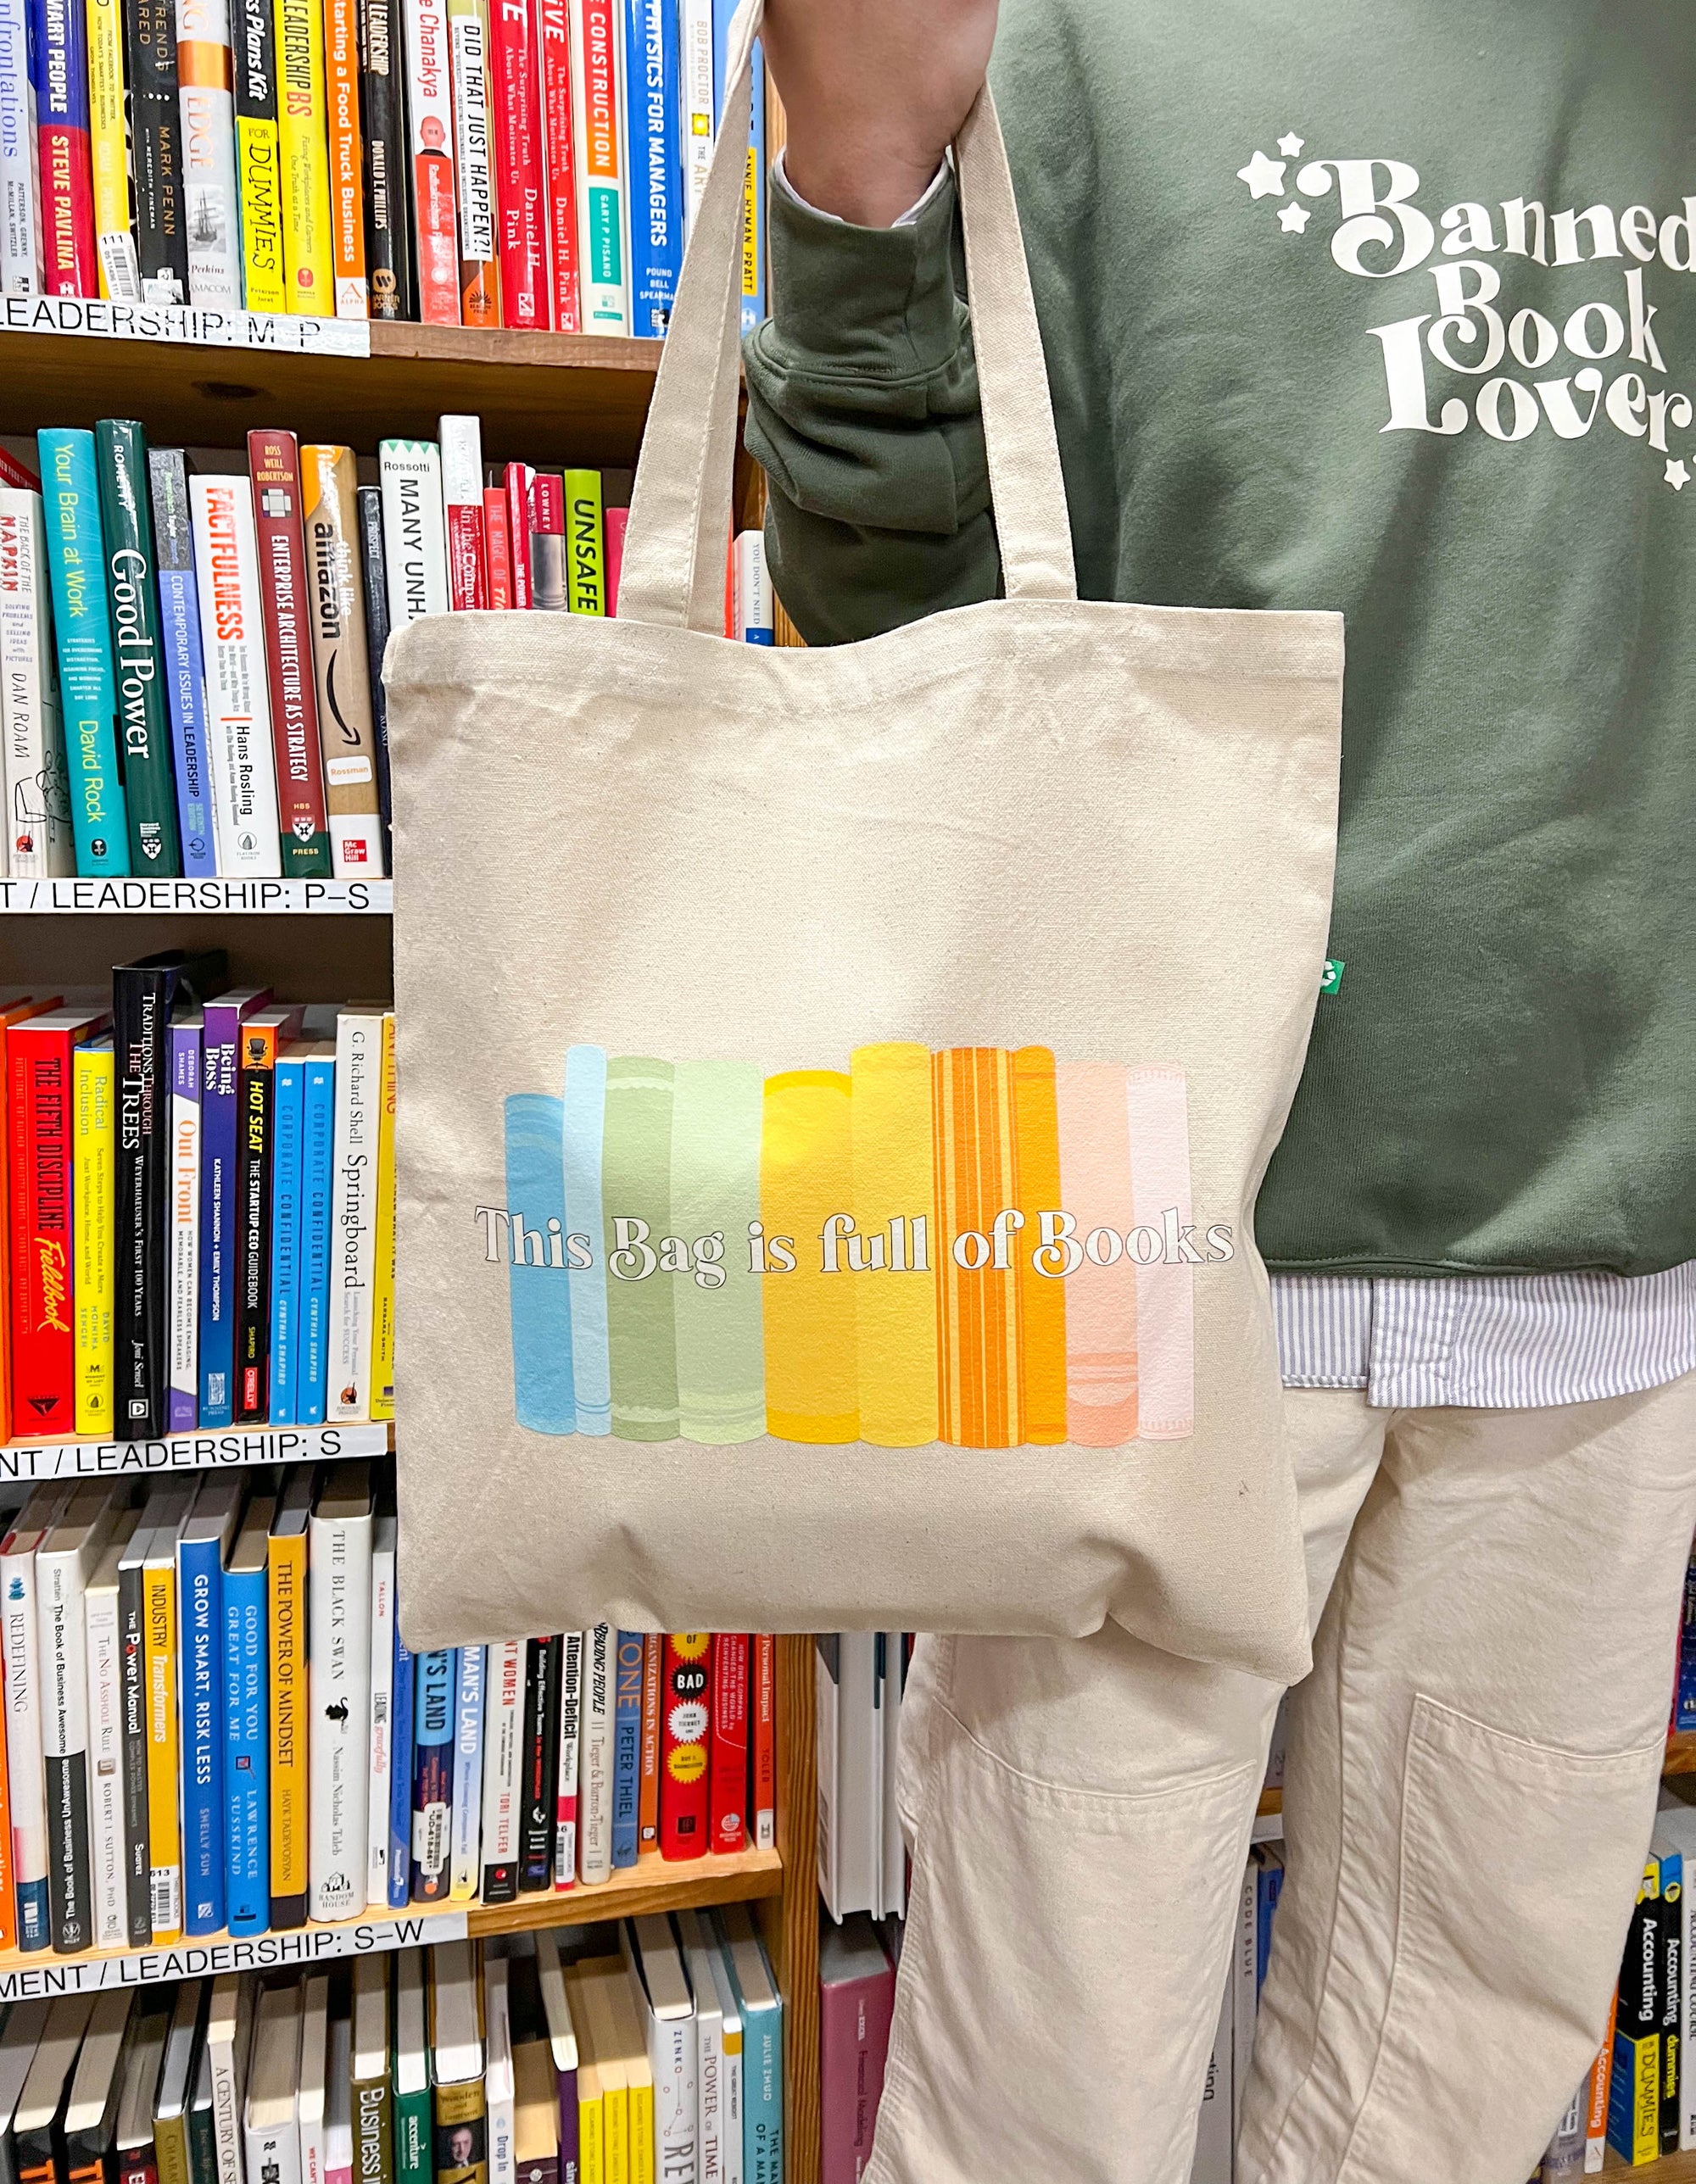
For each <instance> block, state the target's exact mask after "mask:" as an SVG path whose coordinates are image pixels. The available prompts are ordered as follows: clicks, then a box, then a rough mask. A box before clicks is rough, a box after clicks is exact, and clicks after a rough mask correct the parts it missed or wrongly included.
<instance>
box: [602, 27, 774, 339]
mask: <svg viewBox="0 0 1696 2184" xmlns="http://www.w3.org/2000/svg"><path fill="white" fill-rule="evenodd" d="M735 13H736V0H712V126H713V133H714V135H715V136H717V132H718V131H719V130H720V129H722V127H723V125H724V62H725V57H726V53H727V49H728V45H729V32H730V19H731V17H732V16H733V15H734V14H735ZM751 79H752V81H751V86H750V88H751V92H752V97H753V112H752V115H751V121H752V136H751V149H752V151H753V155H754V156H753V160H752V163H751V164H752V172H753V176H754V202H753V204H752V206H751V208H750V210H751V213H752V216H753V221H754V237H753V241H754V250H753V255H752V258H751V259H750V257H749V255H748V253H747V251H746V249H744V252H743V257H742V268H743V279H742V331H743V332H744V333H745V334H750V333H752V332H753V331H754V329H755V327H756V326H758V325H759V323H760V321H761V320H762V319H763V318H764V317H765V315H766V56H765V54H764V53H763V52H762V50H761V47H760V42H759V40H758V39H757V38H756V40H755V42H754V65H753V69H752V71H751ZM635 202H636V201H635V199H634V198H632V199H631V203H632V204H634V203H635ZM632 229H633V230H634V215H632ZM750 265H751V269H752V270H751V277H750Z"/></svg>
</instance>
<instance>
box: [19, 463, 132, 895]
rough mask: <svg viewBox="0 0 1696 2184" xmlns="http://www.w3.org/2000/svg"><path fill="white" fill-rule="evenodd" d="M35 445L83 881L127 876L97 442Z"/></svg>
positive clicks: (73, 828)
mask: <svg viewBox="0 0 1696 2184" xmlns="http://www.w3.org/2000/svg"><path fill="white" fill-rule="evenodd" d="M36 442H37V444H38V445H39V447H40V449H41V458H42V501H43V504H44V505H45V509H46V512H47V568H48V571H49V575H50V577H51V582H52V586H53V642H54V646H55V649H57V651H58V654H59V703H60V707H61V710H62V715H63V718H64V749H65V758H66V761H67V764H68V766H69V768H70V822H71V831H72V833H73V834H74V836H75V841H76V869H77V871H78V872H80V873H82V874H84V875H89V874H96V873H112V874H114V875H116V876H117V877H127V876H128V874H129V871H130V821H129V812H128V810H127V807H126V804H125V801H124V783H123V779H122V777H121V776H120V773H119V771H118V729H117V719H118V688H117V683H116V681H115V679H114V674H113V666H112V621H111V616H110V614H109V610H108V606H107V595H106V542H105V535H104V532H103V530H102V528H101V523H100V487H99V482H98V477H97V476H96V473H95V469H94V435H93V433H92V432H75V431H72V430H63V431H62V430H58V429H53V430H48V429H47V428H45V427H44V428H43V429H42V431H41V432H37V433H36Z"/></svg>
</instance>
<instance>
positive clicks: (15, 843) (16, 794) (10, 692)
mask: <svg viewBox="0 0 1696 2184" xmlns="http://www.w3.org/2000/svg"><path fill="white" fill-rule="evenodd" d="M47 592H48V577H47V526H46V523H45V521H43V517H42V497H41V495H40V493H32V492H31V491H29V490H28V489H27V488H26V487H20V486H0V682H3V698H4V705H5V736H6V761H5V763H6V775H5V779H6V809H7V814H8V819H9V821H10V826H9V830H8V837H7V842H6V848H7V850H8V861H9V865H10V870H11V874H12V877H13V878H14V879H50V878H54V877H59V876H60V875H62V874H69V873H71V872H75V869H76V845H75V838H74V837H73V835H72V832H71V824H70V782H69V780H68V779H67V778H66V776H65V767H64V727H63V726H62V724H61V722H60V719H59V658H58V655H57V653H56V652H55V650H54V648H53V628H52V620H53V618H52V615H51V613H50V611H49V608H48V603H47Z"/></svg>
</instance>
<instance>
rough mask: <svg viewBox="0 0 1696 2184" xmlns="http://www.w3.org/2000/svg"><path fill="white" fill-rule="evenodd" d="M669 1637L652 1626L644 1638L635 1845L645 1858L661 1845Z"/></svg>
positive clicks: (640, 1855) (639, 1853) (640, 1854)
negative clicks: (663, 1720)
mask: <svg viewBox="0 0 1696 2184" xmlns="http://www.w3.org/2000/svg"><path fill="white" fill-rule="evenodd" d="M665 1652H666V1641H665V1640H664V1639H663V1638H661V1636H660V1635H659V1634H658V1633H657V1632H656V1631H653V1630H650V1632H649V1633H648V1634H647V1635H646V1636H645V1637H644V1639H643V1641H642V1771H641V1774H640V1775H639V1778H638V1782H639V1787H638V1794H637V1804H636V1849H637V1853H638V1855H639V1857H642V1858H646V1857H648V1856H649V1855H650V1853H653V1852H655V1851H656V1850H658V1848H659V1847H660V1699H661V1682H662V1680H663V1673H664V1668H665Z"/></svg>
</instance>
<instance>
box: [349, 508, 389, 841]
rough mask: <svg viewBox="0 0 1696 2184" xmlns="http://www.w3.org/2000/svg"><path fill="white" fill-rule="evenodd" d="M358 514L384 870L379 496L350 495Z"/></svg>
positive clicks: (384, 563) (384, 615)
mask: <svg viewBox="0 0 1696 2184" xmlns="http://www.w3.org/2000/svg"><path fill="white" fill-rule="evenodd" d="M354 500H355V502H356V503H357V504H358V508H359V514H360V592H361V594H362V596H363V598H364V599H365V657H366V660H367V661H368V662H369V663H370V668H371V731H372V733H373V734H374V735H375V736H376V738H377V752H376V756H377V824H378V827H379V829H380V831H381V833H382V860H383V862H382V868H383V870H384V871H385V872H387V871H388V862H389V846H388V821H389V803H388V702H387V699H386V698H385V695H384V692H383V687H382V655H383V653H384V652H385V650H386V649H388V554H387V551H386V549H385V547H384V543H383V535H382V489H381V487H377V486H374V485H362V486H361V487H360V488H359V491H358V492H357V493H355V495H354Z"/></svg>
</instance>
